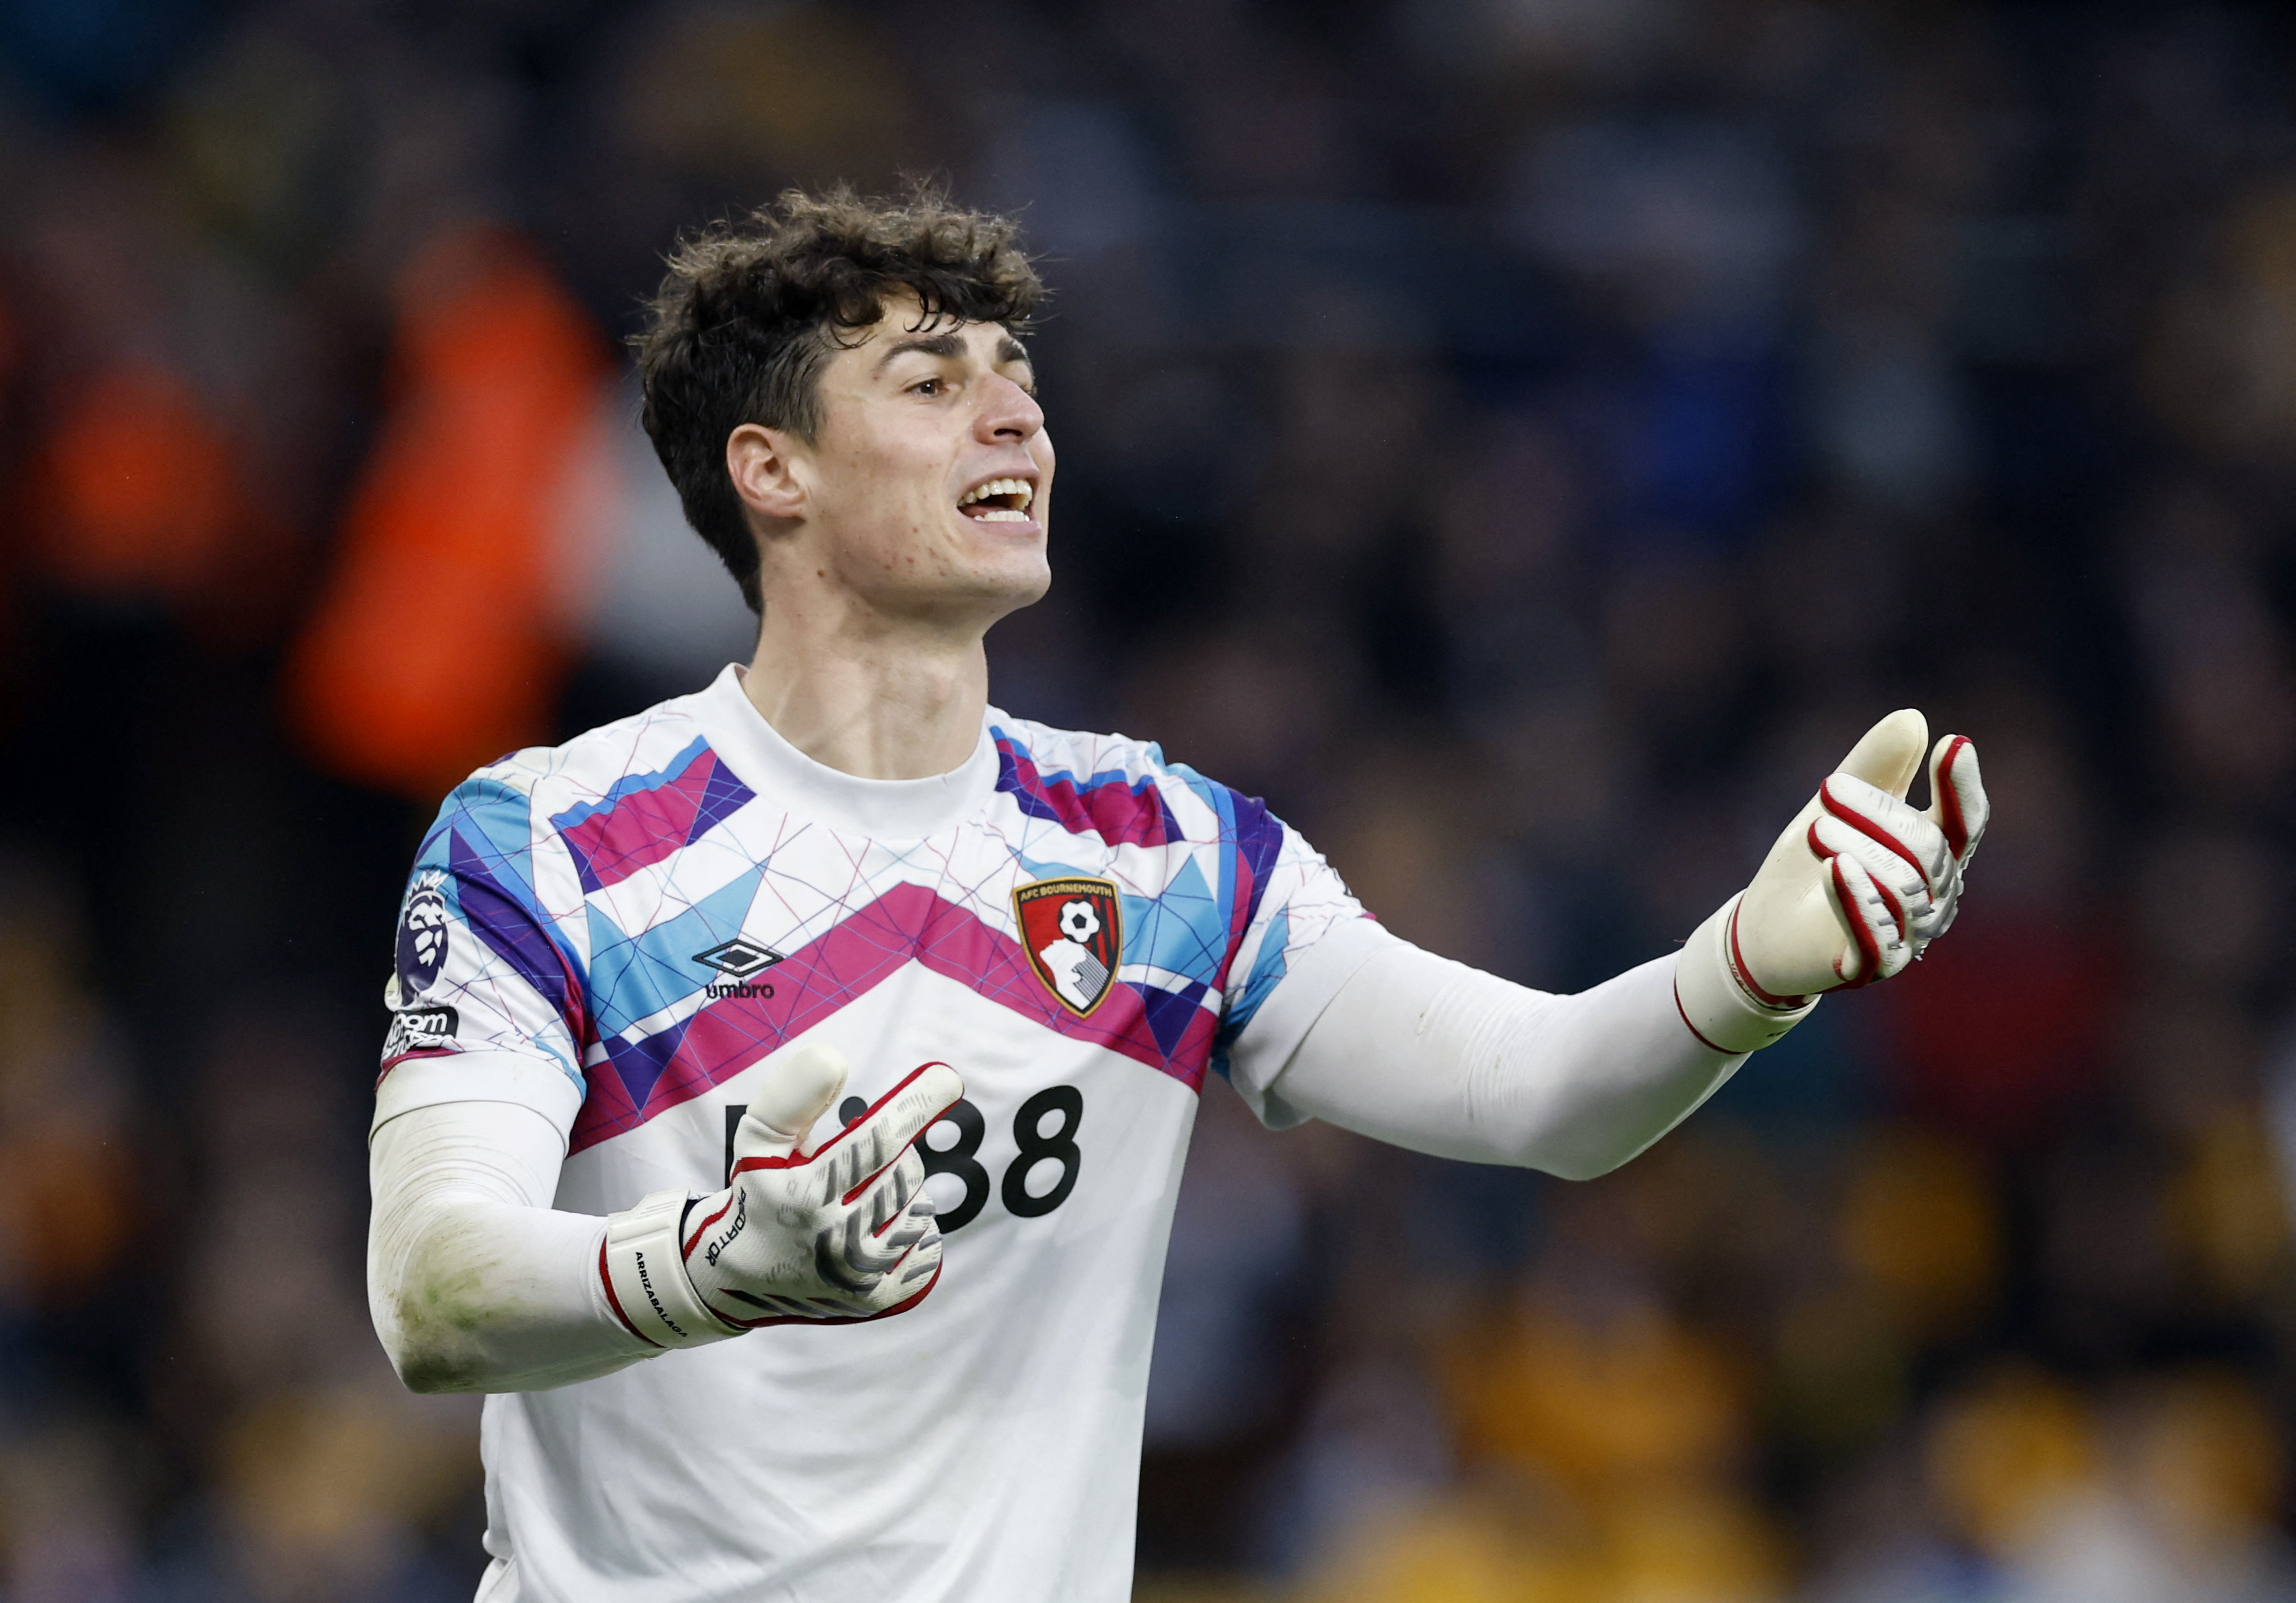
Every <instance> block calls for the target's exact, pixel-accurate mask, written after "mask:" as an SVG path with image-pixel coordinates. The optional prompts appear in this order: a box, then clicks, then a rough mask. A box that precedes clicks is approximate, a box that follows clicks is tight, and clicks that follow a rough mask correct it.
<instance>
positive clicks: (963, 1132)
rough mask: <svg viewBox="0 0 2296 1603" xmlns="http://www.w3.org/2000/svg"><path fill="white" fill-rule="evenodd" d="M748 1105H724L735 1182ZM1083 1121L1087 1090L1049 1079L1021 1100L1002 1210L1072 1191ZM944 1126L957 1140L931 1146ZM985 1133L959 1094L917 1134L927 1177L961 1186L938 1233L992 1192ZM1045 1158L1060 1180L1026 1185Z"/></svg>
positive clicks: (845, 1108) (848, 1103) (964, 1218)
mask: <svg viewBox="0 0 2296 1603" xmlns="http://www.w3.org/2000/svg"><path fill="white" fill-rule="evenodd" d="M868 1108H869V1104H868V1103H867V1102H865V1101H864V1100H862V1099H861V1098H859V1097H848V1098H846V1099H845V1100H844V1101H843V1102H842V1103H840V1105H839V1107H838V1109H837V1117H838V1121H839V1123H840V1124H846V1125H849V1124H851V1123H852V1122H853V1121H854V1120H855V1119H857V1118H859V1117H860V1116H862V1115H863V1114H864V1113H865V1112H866V1111H868ZM748 1111H749V1105H748V1104H747V1103H741V1102H737V1103H734V1104H732V1105H730V1106H728V1107H727V1108H726V1174H727V1176H728V1179H727V1182H726V1183H727V1184H729V1185H730V1184H732V1183H733V1182H732V1180H731V1178H730V1177H731V1175H732V1174H733V1170H734V1129H735V1127H736V1126H738V1125H740V1124H741V1122H742V1115H743V1114H744V1113H746V1112H748ZM1083 1123H1084V1093H1083V1092H1080V1091H1078V1089H1077V1088H1076V1087H1075V1086H1073V1085H1048V1086H1046V1088H1045V1089H1044V1090H1042V1091H1040V1092H1037V1094H1036V1095H1035V1096H1032V1097H1030V1098H1029V1100H1027V1101H1025V1102H1023V1103H1021V1107H1020V1109H1019V1110H1018V1111H1017V1112H1015V1113H1014V1114H1013V1145H1014V1146H1015V1147H1016V1148H1018V1149H1019V1152H1018V1154H1017V1155H1016V1156H1015V1157H1013V1161H1012V1162H1011V1163H1009V1164H1007V1165H1005V1182H1004V1184H1003V1185H1002V1186H1001V1187H998V1188H995V1189H996V1190H998V1191H1000V1192H1001V1194H1002V1196H1003V1198H1004V1202H1005V1212H1006V1213H1008V1214H1012V1215H1014V1216H1015V1217H1017V1218H1021V1219H1037V1218H1041V1217H1042V1216H1043V1215H1046V1214H1049V1213H1051V1212H1052V1211H1053V1210H1054V1208H1056V1207H1058V1206H1061V1204H1062V1203H1063V1202H1066V1201H1067V1200H1068V1199H1069V1193H1070V1191H1072V1190H1076V1182H1077V1171H1078V1168H1079V1167H1080V1166H1081V1165H1082V1164H1083V1162H1084V1153H1083V1152H1082V1151H1081V1150H1079V1149H1078V1147H1077V1143H1076V1133H1077V1127H1078V1125H1081V1124H1083ZM944 1125H946V1126H947V1127H949V1128H950V1129H953V1130H954V1131H955V1133H956V1139H955V1141H951V1142H949V1144H948V1145H947V1146H945V1147H941V1146H935V1145H934V1144H933V1137H934V1135H935V1133H937V1132H939V1130H940V1129H941V1128H942V1127H943V1126H944ZM1048 1126H1049V1128H1048ZM987 1134H988V1120H987V1119H986V1118H984V1117H983V1116H981V1112H980V1108H976V1107H974V1106H973V1105H972V1102H971V1101H970V1100H964V1099H960V1100H958V1101H957V1103H956V1105H955V1107H953V1108H950V1109H949V1110H948V1111H947V1113H944V1114H942V1115H941V1116H940V1117H939V1120H937V1121H936V1122H935V1123H934V1124H932V1125H931V1126H930V1127H928V1128H927V1129H926V1131H925V1133H924V1134H922V1136H920V1137H918V1138H917V1156H918V1157H922V1158H923V1159H924V1164H925V1176H926V1180H927V1183H931V1177H932V1176H933V1175H936V1174H954V1175H955V1176H956V1177H957V1179H958V1180H959V1181H961V1182H963V1183H964V1200H963V1201H961V1202H959V1203H957V1204H956V1205H955V1206H954V1207H945V1208H943V1209H942V1210H941V1211H940V1213H939V1215H938V1216H937V1218H936V1219H935V1221H934V1223H937V1224H938V1225H939V1227H940V1230H941V1233H942V1234H943V1235H947V1234H948V1233H949V1232H950V1231H960V1230H963V1229H964V1227H965V1226H966V1225H968V1224H970V1223H972V1222H973V1221H974V1220H975V1219H977V1218H979V1217H980V1210H981V1209H982V1208H984V1207H987V1206H988V1198H989V1194H990V1191H991V1190H992V1187H991V1184H990V1182H989V1178H988V1169H987V1168H985V1167H983V1166H982V1165H981V1164H980V1160H979V1158H978V1157H977V1156H976V1155H977V1154H978V1153H979V1152H980V1142H981V1140H982V1138H983V1137H985V1136H986V1135H987ZM1048 1163H1050V1164H1057V1165H1060V1169H1059V1178H1058V1179H1057V1180H1055V1181H1054V1182H1053V1183H1052V1185H1051V1186H1050V1187H1049V1188H1047V1189H1046V1190H1043V1191H1041V1192H1032V1191H1030V1190H1029V1181H1030V1180H1032V1179H1034V1178H1036V1177H1037V1173H1038V1169H1039V1165H1044V1164H1048Z"/></svg>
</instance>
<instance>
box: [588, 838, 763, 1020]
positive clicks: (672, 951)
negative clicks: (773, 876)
mask: <svg viewBox="0 0 2296 1603" xmlns="http://www.w3.org/2000/svg"><path fill="white" fill-rule="evenodd" d="M765 877H766V870H765V865H764V864H763V863H759V864H758V865H757V866H756V867H754V868H752V869H750V871H748V872H747V873H743V874H737V875H735V876H734V878H733V879H731V880H730V881H728V882H727V883H726V885H725V886H724V887H722V888H720V889H718V890H716V891H713V892H711V893H710V894H709V896H704V897H703V898H702V899H701V901H699V902H697V903H695V904H693V906H691V907H689V908H687V909H686V910H685V912H682V913H679V914H678V915H677V916H676V918H674V919H668V920H663V921H662V922H661V923H659V924H656V925H654V926H653V927H652V928H649V929H646V930H644V931H642V932H641V933H639V934H637V935H635V936H628V935H624V934H623V933H622V932H621V930H620V929H619V928H616V927H615V924H614V921H613V920H611V919H609V918H608V917H606V915H605V914H604V913H603V912H600V911H599V910H598V909H597V907H595V906H592V907H591V909H590V994H591V995H592V996H593V997H594V998H595V999H596V1001H595V1009H596V1011H595V1018H596V1019H597V1028H598V1034H599V1035H601V1036H605V1035H620V1034H621V1033H622V1032H623V1031H625V1030H627V1029H628V1028H629V1027H630V1026H632V1025H634V1024H635V1023H637V1021H638V1020H639V1019H641V1018H651V1017H652V1015H654V1014H656V1013H659V1012H660V1011H661V1010H663V1009H664V1008H666V1007H668V1006H670V1005H671V1004H672V1003H674V1002H683V1001H685V999H686V998H687V997H689V996H691V995H693V994H694V993H695V992H697V991H700V990H701V989H702V988H703V987H704V986H707V985H709V983H710V981H712V980H715V979H720V978H723V976H722V975H720V974H718V973H717V971H716V970H714V969H705V968H703V967H702V966H701V964H699V963H697V962H695V961H693V954H694V953H697V952H707V951H708V950H709V948H710V947H712V946H715V945H717V944H718V943H719V942H721V941H726V940H730V939H732V938H733V937H734V936H737V935H739V934H741V932H742V915H743V914H745V913H747V912H749V911H750V902H751V901H752V900H754V899H755V898H756V896H757V894H758V882H759V881H760V880H762V879H764V878H765Z"/></svg>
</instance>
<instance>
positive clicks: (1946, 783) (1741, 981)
mask: <svg viewBox="0 0 2296 1603" xmlns="http://www.w3.org/2000/svg"><path fill="white" fill-rule="evenodd" d="M1928 746H1929V721H1928V720H1927V719H1926V718H1924V717H1923V716H1922V715H1921V714H1920V713H1918V712H1915V711H1914V710H1913V709H1911V708H1910V707H1909V708H1907V709H1906V710H1904V711H1901V712H1894V713H1891V714H1890V716H1888V717H1886V718H1884V719H1882V721H1881V722H1880V723H1879V724H1875V725H1874V727H1873V728H1871V729H1869V730H1867V731H1866V736H1865V738H1864V739H1863V740H1859V741H1858V742H1857V745H1855V746H1853V747H1851V748H1850V749H1849V756H1848V757H1844V758H1842V759H1841V767H1840V768H1838V769H1837V770H1835V771H1834V772H1833V773H1831V774H1829V775H1827V776H1826V778H1825V781H1824V782H1823V783H1821V784H1820V785H1819V786H1818V788H1817V794H1816V796H1813V797H1810V798H1809V805H1808V806H1805V807H1804V808H1803V809H1802V810H1801V811H1800V813H1799V814H1796V815H1795V818H1794V821H1793V822H1792V823H1790V824H1788V825H1787V826H1786V829H1785V833H1784V834H1783V835H1780V836H1779V837H1778V838H1777V844H1776V845H1775V846H1772V847H1771V848H1770V852H1769V855H1768V856H1767V857H1766V858H1764V859H1763V860H1762V866H1761V868H1760V870H1759V871H1757V872H1756V873H1755V875H1754V879H1753V883H1752V884H1751V885H1749V886H1748V887H1746V888H1745V890H1744V891H1743V893H1742V894H1741V895H1739V896H1734V897H1732V898H1731V899H1730V901H1729V902H1728V903H1727V904H1726V905H1725V906H1724V907H1723V908H1722V909H1721V911H1719V912H1717V913H1716V914H1715V915H1714V916H1713V917H1712V918H1710V919H1709V920H1706V922H1705V923H1703V924H1702V925H1700V926H1699V927H1698V928H1697V930H1696V931H1694V932H1693V934H1692V936H1691V937H1690V939H1689V940H1688V941H1686V942H1685V943H1684V945H1683V950H1682V954H1681V956H1680V958H1679V959H1678V960H1677V964H1676V968H1675V1002H1676V1005H1677V1007H1678V1008H1679V1009H1680V1010H1681V1012H1682V1018H1683V1022H1684V1023H1685V1024H1687V1025H1688V1026H1690V1028H1691V1031H1692V1033H1693V1034H1694V1035H1697V1037H1698V1038H1699V1039H1700V1040H1701V1041H1702V1042H1704V1043H1706V1044H1707V1045H1708V1046H1710V1047H1711V1048H1713V1049H1714V1050H1715V1051H1723V1052H1731V1053H1736V1052H1745V1051H1753V1050H1754V1049H1755V1048H1756V1047H1760V1046H1767V1045H1768V1044H1769V1043H1771V1042H1773V1041H1775V1040H1776V1039H1777V1038H1778V1037H1779V1036H1781V1035H1784V1034H1785V1033H1786V1031H1788V1030H1789V1029H1791V1028H1792V1027H1793V1026H1794V1025H1795V1024H1796V1023H1798V1022H1800V1019H1801V1018H1802V1017H1803V1016H1804V1015H1806V1014H1807V1013H1808V1011H1809V1010H1810V1008H1811V1007H1813V1006H1814V1005H1816V1000H1817V998H1818V997H1819V996H1820V995H1821V994H1824V993H1825V992H1827V991H1834V990H1840V989H1842V988H1844V987H1846V986H1865V985H1871V984H1872V983H1873V982H1874V981H1875V980H1877V979H1887V978H1889V977H1890V976H1891V975H1893V974H1898V973H1900V972H1902V971H1903V970H1904V969H1905V967H1906V965H1907V964H1908V963H1910V962H1912V961H1914V960H1915V958H1918V957H1919V956H1921V954H1922V949H1923V947H1925V946H1927V945H1929V944H1930V943H1931V941H1933V940H1935V939H1937V937H1938V936H1941V935H1943V934H1944V933H1945V932H1946V929H1947V928H1948V926H1949V925H1951V924H1952V922H1953V918H1954V913H1955V912H1956V910H1957V909H1958V908H1959V906H1960V904H1961V886H1962V879H1963V876H1964V873H1965V872H1966V871H1967V869H1968V867H1969V860H1970V857H1971V856H1972V855H1973V854H1974V853H1975V852H1976V850H1977V845H1978V842H1979V841H1980V840H1981V839H1982V838H1984V835H1985V825H1986V821H1987V820H1988V818H1989V817H1990V815H1991V812H1992V808H1991V805H1990V804H1989V802H1987V800H1986V798H1985V781H1984V779H1983V777H1982V776H1981V775H1980V773H1979V771H1978V766H1977V748H1975V747H1974V746H1972V745H1971V744H1970V743H1969V741H1968V740H1966V739H1964V737H1962V736H1960V735H1947V736H1945V737H1944V738H1943V739H1941V740H1939V741H1938V742H1937V744H1936V745H1935V746H1934V747H1931V748H1930V755H1929V778H1930V805H1929V808H1928V810H1927V811H1926V812H1924V811H1922V810H1920V809H1918V808H1916V807H1915V806H1913V805H1912V804H1911V803H1910V802H1908V801H1907V799H1906V795H1907V790H1908V789H1911V787H1912V785H1913V781H1914V776H1915V773H1917V772H1918V771H1919V770H1920V768H1921V766H1922V751H1923V748H1924V747H1928Z"/></svg>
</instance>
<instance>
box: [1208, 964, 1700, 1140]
mask: <svg viewBox="0 0 2296 1603" xmlns="http://www.w3.org/2000/svg"><path fill="white" fill-rule="evenodd" d="M1331 938H1332V939H1333V951H1332V952H1330V953H1325V954H1314V953H1311V954H1310V955H1311V956H1317V955H1320V956H1321V959H1322V962H1321V966H1322V967H1323V968H1324V976H1323V982H1324V983H1323V984H1321V985H1318V984H1317V983H1316V977H1314V976H1313V973H1312V969H1313V967H1315V966H1316V965H1310V964H1307V963H1303V965H1302V969H1303V975H1302V977H1303V978H1305V979H1307V980H1308V984H1307V985H1306V986H1303V987H1302V988H1303V991H1305V992H1306V993H1307V994H1310V995H1314V994H1318V993H1320V992H1324V991H1325V990H1327V989H1328V994H1329V996H1330V1001H1329V1002H1328V1003H1326V1004H1324V1006H1323V1008H1322V1010H1321V1011H1320V1013H1318V1014H1317V1015H1316V1018H1315V1019H1314V1021H1313V1023H1312V1024H1310V1025H1309V1026H1308V1028H1307V1031H1306V1033H1305V1035H1304V1036H1302V1037H1301V1038H1300V1044H1299V1046H1298V1048H1297V1050H1296V1051H1293V1052H1292V1055H1291V1057H1290V1059H1289V1060H1288V1061H1286V1062H1285V1063H1283V1065H1282V1067H1280V1068H1279V1069H1278V1070H1277V1071H1276V1072H1275V1074H1274V1075H1268V1076H1266V1077H1265V1078H1264V1080H1262V1081H1261V1084H1264V1085H1265V1090H1264V1092H1261V1093H1260V1095H1261V1097H1262V1099H1263V1100H1262V1103H1261V1106H1262V1107H1263V1116H1267V1117H1268V1118H1269V1122H1271V1123H1277V1124H1281V1123H1286V1122H1290V1121H1291V1120H1292V1119H1294V1118H1297V1117H1299V1116H1309V1117H1315V1118H1320V1119H1324V1120H1325V1121H1327V1122H1328V1123H1331V1124H1334V1125H1340V1126H1341V1127H1343V1128H1345V1129H1349V1130H1353V1131H1356V1132H1357V1133H1361V1134H1364V1135H1368V1136H1372V1137H1374V1138H1375V1139H1377V1140H1380V1141H1389V1142H1392V1143H1393V1144H1395V1145H1397V1146H1401V1147H1408V1148H1410V1149H1414V1150H1415V1151H1420V1152H1427V1153H1431V1154H1433V1155H1435V1156H1437V1157H1454V1158H1464V1159H1466V1160H1468V1161H1470V1162H1474V1163H1493V1164H1512V1165H1522V1166H1526V1167H1530V1168H1538V1169H1545V1170H1546V1171H1548V1172H1550V1173H1552V1174H1560V1175H1562V1176H1563V1177H1564V1178H1566V1179H1572V1180H1583V1179H1588V1178H1591V1177H1593V1176H1594V1175H1596V1174H1603V1173H1606V1172H1607V1171H1609V1170H1611V1169H1614V1168H1616V1167H1618V1165H1620V1164H1622V1163H1624V1162H1626V1161H1627V1160H1628V1158H1630V1157H1634V1156H1635V1155H1636V1153H1638V1152H1640V1151H1642V1150H1643V1149H1644V1148H1646V1147H1648V1146H1649V1145H1650V1144H1651V1143H1652V1142H1653V1141H1657V1140H1658V1138H1659V1137H1661V1135H1664V1134H1665V1133H1667V1132H1668V1131H1669V1130H1671V1129H1673V1128H1674V1126H1675V1125H1677V1124H1680V1123H1681V1122H1682V1120H1683V1119H1684V1118H1685V1117H1686V1116H1688V1115H1689V1114H1690V1113H1691V1112H1692V1110H1693V1109H1694V1108H1697V1107H1698V1105H1699V1104H1700V1103H1702V1102H1703V1101H1704V1100H1706V1099H1707V1098H1708V1097H1710V1096H1711V1095H1712V1094H1713V1093H1714V1092H1715V1091H1716V1090H1717V1089H1718V1088H1719V1087H1720V1086H1721V1084H1723V1082H1725V1081H1726V1080H1727V1079H1728V1078H1729V1077H1730V1075H1731V1074H1732V1073H1733V1072H1734V1070H1735V1069H1736V1068H1737V1067H1738V1065H1739V1064H1741V1063H1743V1061H1745V1055H1744V1054H1743V1053H1726V1052H1721V1051H1715V1050H1713V1049H1712V1048H1711V1047H1710V1046H1708V1045H1707V1044H1706V1043H1704V1042H1703V1041H1702V1040H1701V1039H1700V1038H1699V1037H1698V1036H1697V1035H1694V1034H1693V1032H1692V1030H1691V1029H1690V1027H1689V1026H1688V1024H1687V1023H1686V1022H1685V1018H1684V1016H1683V1013H1682V1010H1681V1009H1680V1007H1679V1006H1678V1004H1677V1000H1676V993H1675V965H1676V959H1675V958H1673V957H1670V956H1669V957H1664V958H1660V959H1657V960H1655V961H1652V962H1648V963H1644V964H1643V965H1642V966H1641V967H1639V968H1636V969H1628V971H1627V972H1626V973H1624V974H1621V975H1620V976H1618V977H1616V978H1614V979H1611V980H1607V981H1605V982H1604V983H1603V984H1602V985H1599V986H1595V987H1594V988H1593V989H1591V990H1588V991H1583V992H1579V993H1577V994H1572V995H1557V994H1553V993H1549V992H1545V991H1534V990H1531V989H1529V987H1527V986H1518V985H1515V984H1513V983H1512V982H1510V981H1507V980H1504V979H1500V978H1497V977H1495V976H1492V975H1488V974H1485V973H1482V972H1480V970H1478V969H1471V968H1469V967H1467V966H1466V965H1465V964H1464V963H1457V962H1453V961H1450V960H1449V959H1447V958H1441V957H1437V956H1436V955H1435V954H1434V953H1429V952H1423V951H1421V950H1420V949H1419V948H1418V947H1416V946H1414V945H1410V944H1409V943H1408V942H1406V941H1403V940H1399V939H1398V938H1397V937H1396V936H1391V935H1389V934H1387V933H1386V932H1385V931H1383V930H1381V929H1379V928H1377V927H1376V926H1374V925H1371V924H1367V923H1358V924H1355V925H1352V926H1349V928H1347V929H1346V930H1345V931H1344V932H1343V933H1342V932H1335V936H1334V937H1331ZM1240 1084H1241V1083H1240ZM1247 1094H1251V1093H1250V1092H1248V1093H1247Z"/></svg>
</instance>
